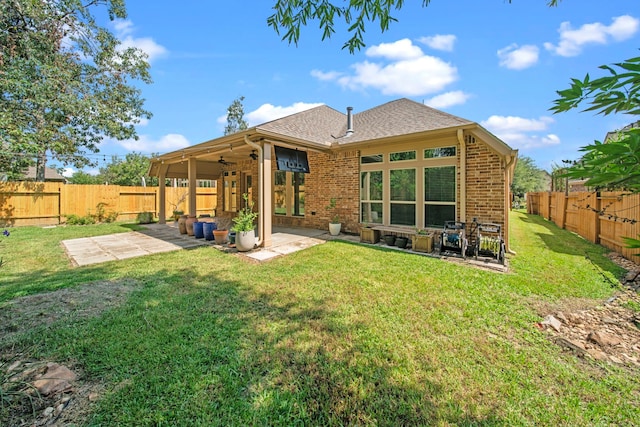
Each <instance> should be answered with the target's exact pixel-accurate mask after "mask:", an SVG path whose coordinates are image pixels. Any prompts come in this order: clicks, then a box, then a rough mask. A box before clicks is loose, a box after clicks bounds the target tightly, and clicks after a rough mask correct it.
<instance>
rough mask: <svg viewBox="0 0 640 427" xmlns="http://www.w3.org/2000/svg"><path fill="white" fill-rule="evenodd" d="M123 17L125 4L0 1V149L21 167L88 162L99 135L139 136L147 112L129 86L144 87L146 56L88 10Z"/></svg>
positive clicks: (4, 164)
mask: <svg viewBox="0 0 640 427" xmlns="http://www.w3.org/2000/svg"><path fill="white" fill-rule="evenodd" d="M98 6H105V7H106V8H107V11H108V14H109V17H110V18H111V19H115V18H125V17H126V11H125V6H124V0H87V1H86V2H85V3H82V2H80V1H78V0H50V1H44V0H5V1H3V2H1V3H0V145H1V146H2V149H3V151H5V150H7V152H9V153H13V154H14V157H16V156H17V157H18V158H20V159H21V160H22V164H18V163H16V162H8V161H6V159H5V161H2V163H1V164H0V166H2V167H3V168H10V169H11V170H12V171H15V170H16V168H20V167H24V162H25V159H29V161H31V162H33V160H32V159H36V162H37V171H38V172H37V177H38V178H37V180H40V181H42V180H44V167H45V165H46V161H47V156H50V157H52V158H54V159H56V160H59V161H60V162H62V163H63V164H64V165H73V166H75V167H77V168H82V167H84V166H86V165H90V164H91V161H90V160H89V158H88V157H87V154H89V153H95V152H98V147H97V144H98V143H99V142H100V141H101V140H102V138H104V137H111V138H114V139H120V140H121V139H129V138H137V135H136V131H135V127H134V126H135V124H136V123H138V122H139V121H140V118H143V117H144V118H149V117H151V114H150V113H149V112H148V111H146V110H144V109H143V99H142V98H141V97H140V94H141V91H140V90H139V89H137V88H135V87H134V86H132V84H131V83H132V81H134V80H141V81H143V82H145V83H150V82H151V79H150V76H149V72H148V68H149V64H148V63H147V62H146V55H145V54H144V53H143V52H142V51H140V50H138V49H135V48H128V49H122V48H121V47H120V46H119V44H120V42H119V41H118V40H117V39H116V37H115V36H114V35H113V34H111V33H110V32H109V31H108V30H106V29H105V28H102V27H100V26H98V25H97V24H96V22H95V19H94V17H93V15H92V11H93V10H94V9H95V8H96V7H98Z"/></svg>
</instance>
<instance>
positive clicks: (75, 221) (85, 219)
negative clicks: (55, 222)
mask: <svg viewBox="0 0 640 427" xmlns="http://www.w3.org/2000/svg"><path fill="white" fill-rule="evenodd" d="M95 223H96V220H95V218H94V217H93V216H92V215H87V216H80V215H73V214H71V215H67V224H68V225H89V224H95Z"/></svg>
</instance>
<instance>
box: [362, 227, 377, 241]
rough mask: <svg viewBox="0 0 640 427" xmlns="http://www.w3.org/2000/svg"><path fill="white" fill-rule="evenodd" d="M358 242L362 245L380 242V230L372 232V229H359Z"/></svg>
mask: <svg viewBox="0 0 640 427" xmlns="http://www.w3.org/2000/svg"><path fill="white" fill-rule="evenodd" d="M360 241H361V242H362V243H372V244H376V243H378V242H379V241H380V230H374V229H373V228H366V227H365V228H361V229H360Z"/></svg>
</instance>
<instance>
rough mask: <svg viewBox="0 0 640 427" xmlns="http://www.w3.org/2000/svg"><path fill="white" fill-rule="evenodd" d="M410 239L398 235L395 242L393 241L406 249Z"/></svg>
mask: <svg viewBox="0 0 640 427" xmlns="http://www.w3.org/2000/svg"><path fill="white" fill-rule="evenodd" d="M408 241H409V239H407V238H406V237H401V236H398V237H396V240H395V242H393V244H394V245H396V246H397V247H399V248H401V249H404V248H406V247H407V242H408Z"/></svg>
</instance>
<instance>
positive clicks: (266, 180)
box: [260, 142, 273, 248]
mask: <svg viewBox="0 0 640 427" xmlns="http://www.w3.org/2000/svg"><path fill="white" fill-rule="evenodd" d="M262 156H263V169H262V176H261V177H260V181H262V182H261V184H260V185H262V194H263V197H262V201H261V203H262V226H263V228H262V230H263V232H262V236H263V237H262V239H263V240H262V244H263V246H264V247H265V248H268V247H271V244H272V243H271V232H272V231H273V230H272V215H273V212H272V208H271V207H272V200H273V192H272V182H271V181H272V180H271V176H272V172H271V168H272V164H271V143H269V142H264V145H263V146H262Z"/></svg>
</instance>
